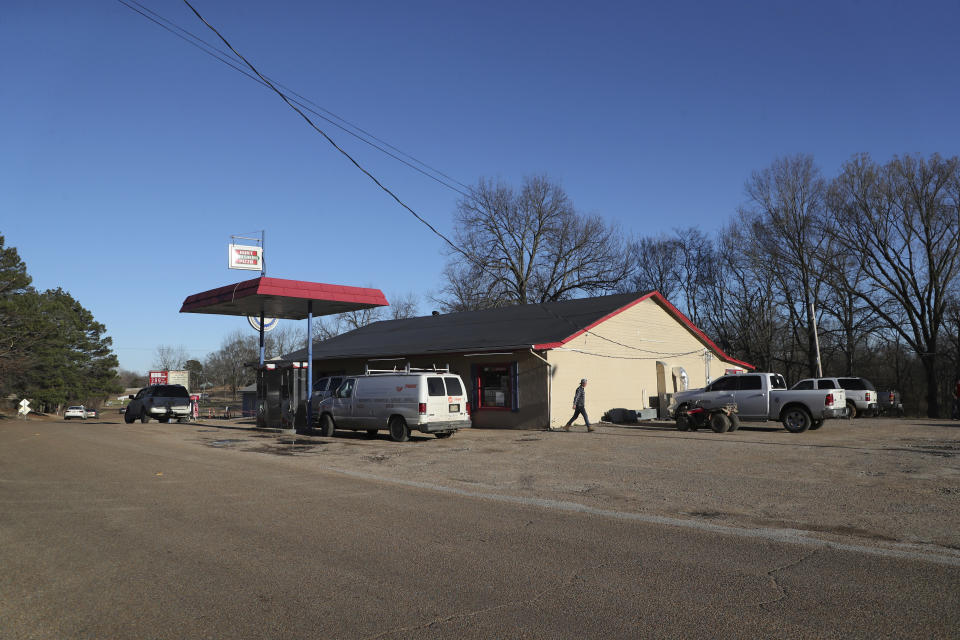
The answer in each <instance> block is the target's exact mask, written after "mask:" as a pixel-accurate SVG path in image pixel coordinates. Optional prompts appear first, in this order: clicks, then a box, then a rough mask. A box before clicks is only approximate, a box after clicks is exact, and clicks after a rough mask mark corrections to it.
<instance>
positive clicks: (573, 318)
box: [283, 291, 753, 428]
mask: <svg viewBox="0 0 960 640" xmlns="http://www.w3.org/2000/svg"><path fill="white" fill-rule="evenodd" d="M306 358H307V352H306V349H301V350H299V351H295V352H293V353H289V354H287V355H285V356H284V357H283V359H284V360H292V361H302V360H306ZM313 358H314V374H313V377H314V379H317V378H319V377H321V376H326V375H337V374H359V373H363V371H364V368H365V367H367V366H369V368H371V369H390V368H393V367H397V368H399V369H402V368H403V367H404V366H406V364H407V363H408V362H409V363H410V365H411V366H413V367H431V366H438V367H443V366H446V365H449V366H450V369H451V370H452V371H454V372H456V373H459V374H460V376H461V377H462V378H463V380H464V382H465V383H466V385H467V386H468V387H469V394H470V403H471V408H472V411H473V424H474V426H477V427H513V428H542V427H545V426H547V425H548V424H549V425H550V426H552V427H557V426H560V425H563V424H564V423H566V421H567V420H568V419H569V418H570V415H571V414H572V410H571V405H572V402H573V394H574V391H575V389H576V387H577V385H578V384H579V383H580V379H581V378H587V379H588V381H589V382H588V388H587V407H586V408H587V412H588V414H589V415H590V417H591V420H594V421H596V420H599V419H600V416H601V415H602V414H603V413H604V412H605V411H607V410H608V409H612V408H617V407H624V408H627V409H641V408H646V407H651V406H657V405H661V404H662V405H665V404H666V401H667V399H668V397H669V395H670V394H672V393H673V392H674V391H677V390H680V389H682V388H684V385H685V384H686V385H688V386H689V387H691V388H695V387H700V386H703V385H704V384H705V383H706V382H707V379H708V378H710V379H714V378H717V377H719V376H721V375H723V374H724V373H725V372H728V371H744V370H747V369H752V368H753V367H752V366H751V365H749V364H747V363H745V362H740V361H739V360H736V359H734V358H732V357H730V356H728V355H727V354H726V353H724V352H723V351H722V350H720V348H719V347H717V345H715V344H714V343H713V341H711V340H710V339H709V338H708V337H707V336H706V335H705V334H704V333H703V332H702V331H701V330H700V329H699V328H697V327H696V326H694V325H693V323H692V322H690V320H689V319H688V318H687V317H686V316H684V315H683V314H682V313H681V312H680V311H678V310H677V309H676V308H675V307H674V306H673V305H671V304H670V303H669V302H667V300H666V299H665V298H664V297H663V296H662V295H660V294H659V293H658V292H655V291H654V292H651V293H648V294H645V295H639V294H621V295H612V296H600V297H594V298H581V299H577V300H566V301H562V302H550V303H545V304H528V305H519V306H513V307H504V308H500V309H487V310H484V311H468V312H462V313H451V314H445V315H431V316H425V317H420V318H410V319H405V320H386V321H382V322H375V323H373V324H370V325H368V326H366V327H362V328H360V329H356V330H354V331H351V332H349V333H345V334H342V335H339V336H336V337H334V338H331V339H329V340H325V341H322V342H316V343H314V346H313Z"/></svg>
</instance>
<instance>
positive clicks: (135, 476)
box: [0, 420, 960, 639]
mask: <svg viewBox="0 0 960 640" xmlns="http://www.w3.org/2000/svg"><path fill="white" fill-rule="evenodd" d="M831 429H832V430H833V433H832V434H831V433H830V430H831ZM958 433H960V431H958V430H957V429H956V428H955V427H952V426H951V425H950V423H945V424H941V423H930V422H929V421H924V422H923V423H909V422H906V421H889V422H888V423H885V422H883V421H879V420H878V421H862V422H860V421H852V422H850V423H847V422H843V423H839V424H837V425H827V427H825V428H824V429H822V430H820V431H818V432H816V433H814V434H804V435H801V436H795V435H792V434H787V433H786V432H784V431H781V430H776V431H775V430H773V429H754V430H750V429H749V428H748V429H745V430H743V429H742V430H741V431H739V432H737V433H735V434H722V435H721V434H713V433H709V434H701V433H697V434H692V436H691V434H680V432H676V431H669V430H665V429H656V428H647V429H643V428H640V429H627V428H621V427H611V426H601V427H600V429H599V430H598V432H597V433H593V434H586V433H563V434H552V433H542V432H541V433H537V432H510V431H476V432H472V433H471V432H464V433H458V434H457V435H456V436H454V437H453V438H451V439H449V440H445V441H441V440H435V439H432V438H423V439H416V440H415V441H413V442H411V443H407V444H402V445H398V444H396V443H392V442H389V441H387V440H384V439H375V440H369V439H366V438H365V437H363V436H356V437H354V436H351V435H345V436H340V435H338V436H336V437H334V438H304V437H299V436H298V437H296V438H279V437H278V436H277V435H276V434H266V433H262V432H256V431H252V430H250V429H248V428H246V427H244V426H243V425H240V424H233V425H230V424H218V425H214V424H194V425H173V424H169V425H160V424H154V423H151V424H149V425H139V424H136V425H125V424H122V423H117V422H110V421H100V422H87V423H67V424H64V423H63V422H62V421H50V422H46V423H44V422H40V421H29V422H18V421H0V566H2V567H3V571H2V572H0V635H2V636H3V637H4V638H14V639H19V638H52V637H56V638H61V637H62V638H104V637H110V638H152V637H157V638H159V637H162V638H225V637H258V638H281V637H282V638H334V637H337V638H367V639H372V638H449V637H455V638H490V637H528V638H561V637H577V638H580V637H598V638H599V637H602V638H636V637H663V638H716V637H765V638H767V637H769V638H826V637H838V638H839V637H843V638H849V637H862V638H878V637H896V638H903V637H918V638H919V637H922V638H940V637H942V638H955V637H957V634H956V629H957V628H960V554H958V553H957V551H956V550H955V549H953V545H955V544H956V542H957V540H956V536H957V530H958V527H957V525H958V524H960V522H958V520H960V510H958V509H957V502H956V500H957V495H958V493H957V492H956V491H954V490H953V489H955V488H957V487H958V486H960V483H958V482H957V477H958V476H957V461H958V459H957V458H955V457H952V455H951V451H953V449H950V448H949V447H950V446H952V441H955V440H956V439H957V437H958V436H957V435H954V434H958ZM807 435H811V436H815V437H812V438H807V437H806V436H807ZM730 436H734V437H730ZM931 451H932V452H935V453H934V454H931V453H929V452H931ZM640 457H642V460H641V459H640ZM906 470H909V472H908V473H907V472H905V471H906ZM867 471H869V472H871V474H869V475H867V474H864V473H863V472H867ZM944 489H945V490H944Z"/></svg>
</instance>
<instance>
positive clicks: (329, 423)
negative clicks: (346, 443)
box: [320, 413, 335, 438]
mask: <svg viewBox="0 0 960 640" xmlns="http://www.w3.org/2000/svg"><path fill="white" fill-rule="evenodd" d="M334 430H335V429H334V425H333V418H331V417H330V416H329V415H328V414H326V413H325V414H323V415H322V416H320V435H321V436H323V437H324V438H330V437H332V436H333V432H334Z"/></svg>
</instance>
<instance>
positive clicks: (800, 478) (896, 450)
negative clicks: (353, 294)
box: [139, 418, 960, 557]
mask: <svg viewBox="0 0 960 640" xmlns="http://www.w3.org/2000/svg"><path fill="white" fill-rule="evenodd" d="M139 426H140V427H141V428H143V429H146V430H147V431H148V432H150V433H151V434H153V435H154V436H155V437H160V438H187V439H190V440H192V441H194V442H196V444H197V445H199V446H207V447H216V448H220V449H223V450H224V455H237V456H244V455H257V454H260V455H269V454H274V455H283V456H285V457H287V458H289V464H291V465H294V466H305V467H315V466H319V467H322V468H323V469H325V470H332V471H339V472H341V473H345V474H357V475H361V476H363V475H367V476H373V477H376V478H377V479H380V480H388V481H395V482H406V483H422V484H425V485H432V486H437V487H443V488H446V489H450V490H454V491H461V492H467V493H472V494H478V495H498V496H508V497H515V498H523V499H533V500H537V499H539V500H554V501H563V502H568V503H572V504H576V505H584V506H586V507H590V508H596V509H603V510H610V511H614V512H620V513H635V514H647V515H650V516H663V517H670V518H679V519H686V520H690V521H696V522H709V523H712V524H716V525H729V526H735V527H746V528H776V529H787V530H797V531H801V532H805V533H806V534H807V535H812V536H815V537H818V538H823V539H825V540H845V541H850V540H851V539H853V540H855V541H857V542H858V543H864V544H869V545H871V546H878V545H879V546H881V547H902V546H904V545H908V546H910V547H911V548H919V549H923V548H930V549H934V550H938V551H943V552H946V553H950V552H954V551H956V552H960V457H958V454H960V422H951V421H946V420H945V421H936V420H910V419H890V418H862V419H856V420H833V421H829V422H828V423H827V425H826V426H825V427H824V428H823V429H821V430H819V431H816V432H807V433H803V434H791V433H788V432H786V431H785V430H783V429H782V428H780V426H779V424H773V423H771V424H769V425H745V426H743V427H742V428H741V430H740V431H738V432H736V433H727V434H715V433H713V432H711V431H709V430H701V431H698V432H694V433H689V432H680V431H677V430H675V429H673V428H672V424H670V423H661V424H654V423H651V424H644V425H636V426H617V425H600V426H599V427H598V430H597V431H596V432H594V433H586V432H585V431H584V430H583V429H582V427H581V428H580V430H579V431H578V430H577V429H576V428H575V430H574V431H572V432H569V433H565V432H546V431H508V430H495V429H488V430H464V431H460V432H458V433H457V434H456V435H455V436H454V437H453V438H450V439H449V440H445V441H444V440H438V439H436V438H433V437H431V436H414V437H413V439H412V440H411V442H408V443H404V444H398V443H395V442H391V441H390V440H389V439H388V438H387V436H386V434H385V433H381V434H380V436H379V437H377V438H375V439H370V438H368V437H366V435H364V434H355V433H352V432H338V433H337V435H336V436H334V437H332V438H320V437H308V436H296V437H290V436H285V437H281V436H278V435H277V434H274V433H265V432H262V431H256V430H253V429H251V428H250V427H249V426H248V425H247V424H244V423H243V421H237V422H234V423H232V424H222V423H213V422H211V423H209V424H193V425H176V426H175V425H159V424H156V423H151V424H150V425H146V426H143V425H139ZM958 557H960V553H958Z"/></svg>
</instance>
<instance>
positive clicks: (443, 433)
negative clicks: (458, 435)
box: [433, 431, 455, 438]
mask: <svg viewBox="0 0 960 640" xmlns="http://www.w3.org/2000/svg"><path fill="white" fill-rule="evenodd" d="M454 433H455V432H454V431H441V432H439V433H435V434H433V435H435V436H437V437H438V438H449V437H450V436H452V435H453V434H454Z"/></svg>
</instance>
